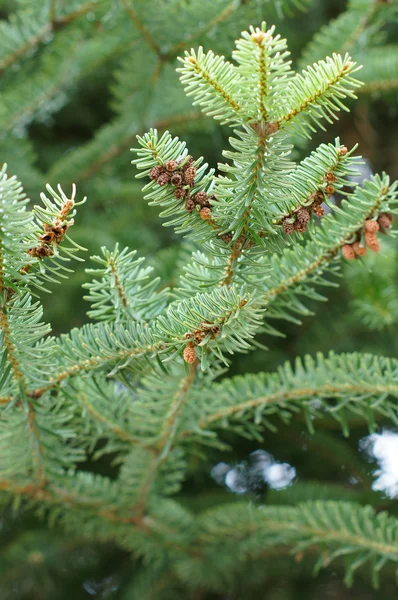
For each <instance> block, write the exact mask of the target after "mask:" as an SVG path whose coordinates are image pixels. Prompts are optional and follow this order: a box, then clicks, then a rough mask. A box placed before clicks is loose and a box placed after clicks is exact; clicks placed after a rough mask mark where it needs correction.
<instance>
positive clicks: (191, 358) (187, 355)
mask: <svg viewBox="0 0 398 600" xmlns="http://www.w3.org/2000/svg"><path fill="white" fill-rule="evenodd" d="M183 356H184V360H185V362H186V363H188V364H190V365H192V363H194V362H195V360H196V350H195V346H194V344H193V343H192V342H188V344H187V345H186V346H185V348H184V354H183Z"/></svg>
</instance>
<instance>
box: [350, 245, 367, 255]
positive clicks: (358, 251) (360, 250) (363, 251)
mask: <svg viewBox="0 0 398 600" xmlns="http://www.w3.org/2000/svg"><path fill="white" fill-rule="evenodd" d="M352 247H353V250H354V252H355V254H356V255H357V256H365V254H366V246H361V243H360V242H354V243H353V244H352Z"/></svg>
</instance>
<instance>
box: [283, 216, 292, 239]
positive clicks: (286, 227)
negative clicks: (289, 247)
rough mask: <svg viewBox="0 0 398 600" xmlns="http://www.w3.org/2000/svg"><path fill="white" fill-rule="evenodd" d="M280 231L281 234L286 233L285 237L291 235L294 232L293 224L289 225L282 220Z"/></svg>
mask: <svg viewBox="0 0 398 600" xmlns="http://www.w3.org/2000/svg"><path fill="white" fill-rule="evenodd" d="M282 229H283V232H284V233H286V235H292V233H293V232H294V224H293V223H289V222H288V221H287V220H286V219H283V221H282Z"/></svg>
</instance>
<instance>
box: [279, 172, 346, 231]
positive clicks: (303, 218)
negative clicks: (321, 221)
mask: <svg viewBox="0 0 398 600" xmlns="http://www.w3.org/2000/svg"><path fill="white" fill-rule="evenodd" d="M335 181H337V177H336V175H335V174H334V173H332V171H329V172H328V173H326V175H325V177H324V185H323V187H322V188H321V189H319V190H317V191H316V192H313V193H312V194H311V196H310V198H309V200H310V203H309V205H308V207H303V206H300V207H299V208H296V209H295V210H294V211H293V212H292V213H291V214H290V215H288V216H286V217H284V219H283V220H282V229H283V232H284V233H285V234H286V235H292V233H294V232H295V231H296V232H297V233H304V231H306V229H307V226H308V224H309V222H310V220H311V215H312V214H314V215H316V216H317V217H323V216H324V214H325V209H324V208H323V206H322V203H323V201H324V199H325V196H327V197H328V198H330V196H331V195H332V194H334V192H335V191H336V190H335V187H334V185H333V183H334V182H335Z"/></svg>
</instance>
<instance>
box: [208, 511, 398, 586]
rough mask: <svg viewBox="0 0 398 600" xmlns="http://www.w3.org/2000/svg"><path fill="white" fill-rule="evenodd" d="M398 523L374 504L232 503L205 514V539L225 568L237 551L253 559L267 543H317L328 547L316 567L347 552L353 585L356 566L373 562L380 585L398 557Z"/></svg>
mask: <svg viewBox="0 0 398 600" xmlns="http://www.w3.org/2000/svg"><path fill="white" fill-rule="evenodd" d="M232 524H233V525H234V526H232ZM397 527H398V524H397V520H396V519H395V518H394V517H390V516H389V515H388V514H387V513H385V512H383V513H379V514H378V515H376V513H375V511H374V509H373V508H372V507H370V506H365V507H362V506H359V505H356V504H351V503H348V502H322V501H318V502H306V503H303V504H299V505H298V506H297V507H294V508H293V507H272V506H268V507H261V508H257V509H255V508H254V509H253V507H252V508H251V509H250V510H248V507H247V505H246V504H232V505H231V504H229V505H225V506H222V507H218V508H217V509H211V510H209V511H207V514H206V513H205V514H204V515H202V518H201V525H200V528H201V529H202V528H203V529H202V532H201V534H200V535H199V540H202V543H203V544H206V545H208V546H209V547H210V548H211V550H210V551H209V553H208V555H207V560H210V561H212V568H213V569H214V567H215V564H214V563H216V568H217V567H218V568H220V569H221V570H224V569H225V567H224V569H223V564H224V565H227V567H226V568H227V569H231V563H230V562H228V561H225V553H227V554H230V553H231V554H232V553H233V555H234V556H235V557H236V559H235V560H238V561H240V560H245V559H246V560H248V559H249V557H250V559H251V560H253V559H254V558H255V557H256V556H261V553H262V552H263V551H264V546H270V545H272V546H274V545H275V544H278V543H279V544H288V545H290V546H292V547H293V548H294V549H295V551H296V552H298V551H307V550H308V549H310V548H313V547H314V546H315V547H318V548H319V547H320V549H321V551H322V552H323V554H322V555H321V558H320V560H319V561H318V563H317V565H316V570H319V569H320V568H321V567H325V566H327V565H328V564H330V562H331V561H332V560H333V559H335V558H336V557H338V556H342V555H346V556H347V557H348V558H349V559H350V560H349V562H348V565H347V567H346V583H347V584H351V583H352V580H353V575H354V573H355V571H356V570H357V569H358V568H359V567H360V566H361V565H363V564H365V563H367V564H368V565H369V567H370V569H371V573H372V578H373V583H374V584H375V585H376V586H377V583H378V574H379V571H380V569H381V568H382V567H383V566H384V565H385V564H386V562H388V561H393V562H395V563H396V562H397V561H398V543H397ZM220 544H223V550H222V551H220V550H221V547H220ZM237 545H238V546H239V545H242V546H243V547H244V548H245V558H242V557H239V558H238V556H239V553H237V552H236V546H237ZM217 552H219V554H217ZM218 557H219V559H218ZM221 561H223V564H222V562H221ZM203 572H204V571H203Z"/></svg>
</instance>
